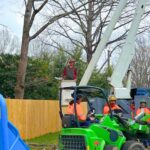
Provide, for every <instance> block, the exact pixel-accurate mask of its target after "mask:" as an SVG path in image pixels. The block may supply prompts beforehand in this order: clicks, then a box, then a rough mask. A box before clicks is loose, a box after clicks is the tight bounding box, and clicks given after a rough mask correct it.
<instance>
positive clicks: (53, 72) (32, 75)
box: [0, 47, 112, 99]
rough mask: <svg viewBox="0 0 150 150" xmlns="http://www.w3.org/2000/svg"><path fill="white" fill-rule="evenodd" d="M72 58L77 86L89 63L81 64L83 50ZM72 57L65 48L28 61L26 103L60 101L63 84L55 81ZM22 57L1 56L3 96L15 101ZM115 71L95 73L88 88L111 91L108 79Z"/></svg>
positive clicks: (107, 70)
mask: <svg viewBox="0 0 150 150" xmlns="http://www.w3.org/2000/svg"><path fill="white" fill-rule="evenodd" d="M71 57H72V58H74V59H75V60H76V64H75V67H76V68H77V73H78V75H77V84H78V83H79V82H80V80H81V78H82V76H83V74H84V71H85V69H86V67H87V63H86V62H84V61H83V60H82V49H81V48H80V47H76V48H75V49H74V50H72V53H71ZM69 58H70V55H68V54H66V52H65V50H64V49H63V48H60V49H59V50H58V51H57V52H55V53H51V54H50V53H46V52H42V53H41V54H40V55H39V56H36V57H29V58H28V66H27V72H26V81H25V96H24V98H26V99H58V90H59V86H60V81H59V80H56V78H55V77H61V76H62V72H63V68H64V67H65V66H66V64H67V61H68V59H69ZM18 62H19V56H17V55H10V54H1V55H0V84H1V86H0V92H1V93H2V94H3V95H4V96H5V97H11V98H14V87H15V85H16V72H17V67H18ZM111 73H112V67H110V68H109V69H108V68H107V69H105V70H104V72H103V73H99V71H98V70H97V69H95V70H94V72H93V74H92V77H91V79H90V82H89V85H95V86H98V87H101V88H105V89H108V88H109V84H108V81H107V77H109V76H111Z"/></svg>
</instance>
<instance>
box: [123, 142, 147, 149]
mask: <svg viewBox="0 0 150 150" xmlns="http://www.w3.org/2000/svg"><path fill="white" fill-rule="evenodd" d="M121 150H146V149H145V147H144V145H143V144H142V143H140V142H136V141H127V142H126V143H125V144H124V145H123V147H122V149H121Z"/></svg>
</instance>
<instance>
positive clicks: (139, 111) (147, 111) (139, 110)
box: [136, 108, 150, 115]
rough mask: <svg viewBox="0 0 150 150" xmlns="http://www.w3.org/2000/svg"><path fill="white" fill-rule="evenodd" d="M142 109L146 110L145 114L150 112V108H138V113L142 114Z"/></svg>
mask: <svg viewBox="0 0 150 150" xmlns="http://www.w3.org/2000/svg"><path fill="white" fill-rule="evenodd" d="M142 111H144V113H145V114H150V110H149V109H148V108H138V109H137V111H136V115H138V114H140V113H141V112H142Z"/></svg>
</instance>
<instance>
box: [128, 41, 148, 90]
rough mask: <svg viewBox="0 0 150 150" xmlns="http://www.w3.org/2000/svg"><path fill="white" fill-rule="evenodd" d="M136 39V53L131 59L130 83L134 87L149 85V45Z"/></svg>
mask: <svg viewBox="0 0 150 150" xmlns="http://www.w3.org/2000/svg"><path fill="white" fill-rule="evenodd" d="M145 41H146V40H145V39H144V40H143V39H140V40H138V48H137V53H136V55H135V57H134V59H133V61H132V64H131V66H132V84H133V86H134V87H150V45H148V46H146V42H145Z"/></svg>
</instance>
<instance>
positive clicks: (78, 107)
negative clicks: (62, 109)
mask: <svg viewBox="0 0 150 150" xmlns="http://www.w3.org/2000/svg"><path fill="white" fill-rule="evenodd" d="M76 111H77V116H78V119H79V120H81V121H85V120H86V116H85V115H84V114H83V110H82V106H81V104H78V103H76ZM67 114H75V111H74V104H72V105H68V107H67Z"/></svg>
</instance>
